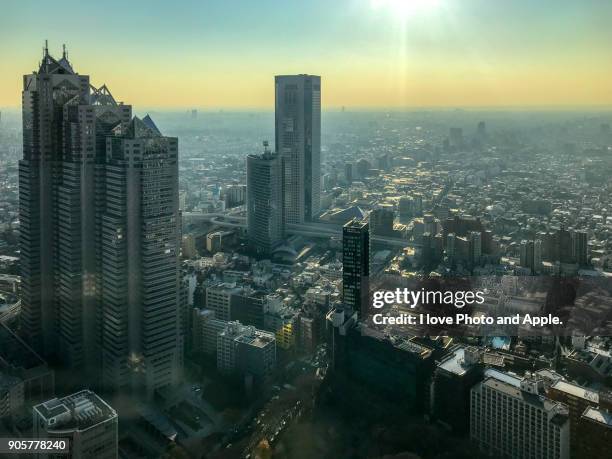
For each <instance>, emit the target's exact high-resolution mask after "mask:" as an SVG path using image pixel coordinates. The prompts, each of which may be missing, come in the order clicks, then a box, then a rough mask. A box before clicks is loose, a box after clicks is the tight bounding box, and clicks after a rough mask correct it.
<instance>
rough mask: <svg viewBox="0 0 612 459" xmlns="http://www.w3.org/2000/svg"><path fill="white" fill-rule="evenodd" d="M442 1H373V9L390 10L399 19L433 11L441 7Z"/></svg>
mask: <svg viewBox="0 0 612 459" xmlns="http://www.w3.org/2000/svg"><path fill="white" fill-rule="evenodd" d="M439 4H440V0H372V7H373V8H374V9H376V10H388V11H389V12H390V13H392V14H393V15H396V16H399V17H407V16H412V15H413V14H416V13H419V12H425V11H431V10H432V9H435V8H437V7H438V6H439Z"/></svg>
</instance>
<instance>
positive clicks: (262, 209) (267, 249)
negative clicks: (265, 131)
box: [247, 149, 284, 256]
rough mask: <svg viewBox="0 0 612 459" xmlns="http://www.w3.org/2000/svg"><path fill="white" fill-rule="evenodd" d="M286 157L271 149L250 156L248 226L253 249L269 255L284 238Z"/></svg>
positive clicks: (248, 161) (250, 243) (262, 254)
mask: <svg viewBox="0 0 612 459" xmlns="http://www.w3.org/2000/svg"><path fill="white" fill-rule="evenodd" d="M282 164H283V161H282V159H281V158H280V157H279V156H278V155H276V154H274V153H271V152H269V151H267V149H266V151H265V152H264V153H263V154H262V155H249V156H247V229H248V237H249V246H250V248H251V250H252V251H253V252H254V253H256V254H258V255H261V256H270V255H271V254H272V251H273V250H274V249H275V248H276V247H278V246H279V245H280V243H281V242H282V239H283V232H284V231H283V228H284V221H283V210H284V209H283V168H282Z"/></svg>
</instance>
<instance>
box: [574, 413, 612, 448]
mask: <svg viewBox="0 0 612 459" xmlns="http://www.w3.org/2000/svg"><path fill="white" fill-rule="evenodd" d="M576 441H577V445H576V450H577V451H578V453H577V454H580V456H576V457H585V458H588V457H606V455H609V454H610V445H611V444H612V412H610V411H609V410H605V409H603V408H593V407H590V406H589V407H587V408H586V409H585V410H584V413H582V416H581V417H580V425H579V426H578V432H577V440H576Z"/></svg>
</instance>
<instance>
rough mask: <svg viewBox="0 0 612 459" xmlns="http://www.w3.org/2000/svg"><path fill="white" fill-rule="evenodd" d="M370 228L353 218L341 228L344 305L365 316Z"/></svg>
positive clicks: (367, 295)
mask: <svg viewBox="0 0 612 459" xmlns="http://www.w3.org/2000/svg"><path fill="white" fill-rule="evenodd" d="M369 276H370V230H369V224H368V222H365V221H361V220H357V219H353V220H351V221H350V222H348V223H347V224H346V225H344V227H343V229H342V297H343V302H344V305H345V306H346V307H347V308H350V309H352V310H353V311H355V312H358V313H359V314H361V317H362V318H365V317H366V316H367V314H368V305H369V303H370V298H369V297H370V291H369Z"/></svg>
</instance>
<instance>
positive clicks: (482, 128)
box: [476, 121, 487, 139]
mask: <svg viewBox="0 0 612 459" xmlns="http://www.w3.org/2000/svg"><path fill="white" fill-rule="evenodd" d="M476 134H477V136H478V138H479V139H484V138H485V137H486V136H487V125H486V124H485V122H484V121H481V122H479V123H478V128H477V130H476Z"/></svg>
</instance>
